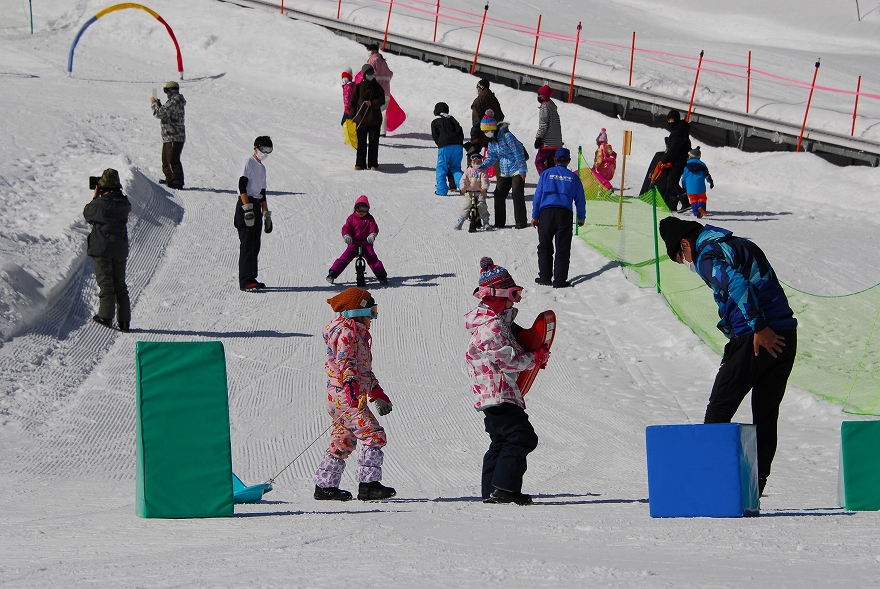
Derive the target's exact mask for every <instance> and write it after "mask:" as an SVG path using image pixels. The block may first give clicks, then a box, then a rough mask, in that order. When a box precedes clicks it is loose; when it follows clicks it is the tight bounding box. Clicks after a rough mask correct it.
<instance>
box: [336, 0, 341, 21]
mask: <svg viewBox="0 0 880 589" xmlns="http://www.w3.org/2000/svg"><path fill="white" fill-rule="evenodd" d="M341 12H342V0H339V2H337V3H336V20H339V14H340V13H341Z"/></svg>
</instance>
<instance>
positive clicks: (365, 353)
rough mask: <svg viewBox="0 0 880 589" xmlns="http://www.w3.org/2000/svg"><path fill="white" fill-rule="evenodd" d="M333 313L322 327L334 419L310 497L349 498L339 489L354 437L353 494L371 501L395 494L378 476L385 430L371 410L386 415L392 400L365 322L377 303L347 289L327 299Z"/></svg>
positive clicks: (329, 406)
mask: <svg viewBox="0 0 880 589" xmlns="http://www.w3.org/2000/svg"><path fill="white" fill-rule="evenodd" d="M327 302H328V303H329V304H330V307H332V308H333V311H335V312H336V313H338V315H337V316H336V317H335V318H334V319H333V320H332V321H331V322H330V323H328V324H327V326H326V327H324V330H323V332H322V333H323V336H324V342H325V343H326V344H327V361H326V362H325V363H324V368H325V369H326V370H327V412H328V413H329V414H330V418H331V419H332V420H333V433H332V434H331V436H330V447H329V448H328V449H327V452H326V453H325V454H324V457H323V458H322V459H321V462H320V464H318V469H317V470H316V471H315V499H317V500H319V501H348V500H349V499H351V498H352V496H351V493H350V492H348V491H345V490H343V489H340V488H339V483H340V480H341V479H342V472H343V471H344V470H345V459H346V458H348V457H349V456H350V455H351V453H352V452H354V450H355V447H356V445H357V442H358V440H360V442H361V453H360V456H358V466H357V475H356V476H357V481H358V494H357V498H358V499H360V500H361V501H375V500H381V499H388V498H389V497H394V495H395V494H396V492H395V490H394V489H392V488H391V487H386V486H385V485H383V484H382V483H381V482H380V481H381V480H382V463H383V462H384V461H385V454H384V452H383V451H382V448H383V447H384V446H385V444H386V442H387V439H386V436H385V430H384V429H383V428H382V426H381V425H380V424H379V421H378V420H377V419H376V416H375V415H373V412H372V411H371V410H370V406H369V403H373V404H375V406H376V411H377V412H378V413H379V415H382V416H384V415H388V414H389V413H391V409H392V406H391V400H390V399H389V398H388V395H386V394H385V392H384V391H383V390H382V387H381V386H379V381H378V380H377V379H376V375H375V374H373V354H372V351H371V350H372V343H373V342H372V337H371V336H370V325H371V324H372V322H373V320H374V319H376V317H378V315H379V310H378V307H377V306H376V301H375V300H374V299H373V297H372V296H371V295H370V293H369V291H366V290H363V289H360V288H349V289H346V290H344V291H342V292H341V293H339V294H338V295H336V296H335V297H333V298H330V299H327Z"/></svg>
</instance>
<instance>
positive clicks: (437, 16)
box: [339, 0, 440, 43]
mask: <svg viewBox="0 0 880 589" xmlns="http://www.w3.org/2000/svg"><path fill="white" fill-rule="evenodd" d="M339 1H340V2H341V1H342V0H339ZM439 21H440V0H437V12H436V13H434V43H436V42H437V23H438V22H439Z"/></svg>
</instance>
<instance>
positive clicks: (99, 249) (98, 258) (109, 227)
mask: <svg viewBox="0 0 880 589" xmlns="http://www.w3.org/2000/svg"><path fill="white" fill-rule="evenodd" d="M129 212H131V203H130V202H128V199H127V198H126V197H125V195H124V194H122V185H121V184H120V183H119V172H117V171H116V170H114V169H112V168H107V169H106V170H104V173H103V174H102V175H101V178H100V179H99V180H98V185H97V187H96V188H95V194H94V196H93V197H92V200H91V202H89V204H87V205H86V207H85V208H84V209H83V217H85V220H86V222H87V223H88V224H90V225H91V226H92V231H91V232H90V233H89V238H88V249H87V250H86V253H87V254H88V255H89V256H91V257H92V258H93V260H94V263H95V281H96V282H97V283H98V288H99V289H100V292H99V293H98V314H97V315H95V316H94V317H92V319H93V320H94V321H95V322H96V323H100V324H101V325H103V326H105V327H110V326H111V325H112V324H113V315H114V314H115V315H116V325H117V326H118V327H119V330H120V331H128V330H129V328H130V326H131V301H130V300H129V297H128V285H126V284H125V264H126V262H127V261H128V213H129Z"/></svg>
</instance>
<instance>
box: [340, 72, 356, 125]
mask: <svg viewBox="0 0 880 589" xmlns="http://www.w3.org/2000/svg"><path fill="white" fill-rule="evenodd" d="M353 92H354V82H353V81H352V79H351V68H346V70H345V71H344V72H342V106H343V109H344V110H343V111H342V121H341V122H340V123H339V124H340V125H344V124H345V121H346V119H350V118H351V105H350V104H349V102H350V101H351V95H352V93H353Z"/></svg>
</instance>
